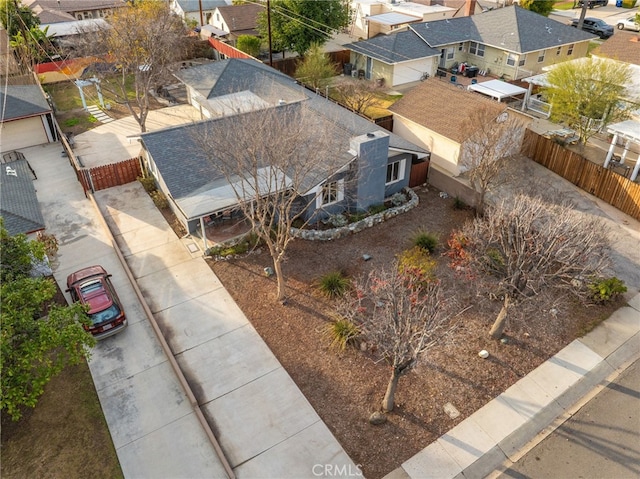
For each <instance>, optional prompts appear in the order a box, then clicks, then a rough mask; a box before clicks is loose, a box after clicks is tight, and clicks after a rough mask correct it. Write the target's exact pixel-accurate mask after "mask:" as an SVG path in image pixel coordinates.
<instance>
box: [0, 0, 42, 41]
mask: <svg viewBox="0 0 640 479" xmlns="http://www.w3.org/2000/svg"><path fill="white" fill-rule="evenodd" d="M0 22H2V25H3V26H4V29H5V30H6V31H7V33H8V34H9V38H13V37H15V36H16V35H17V34H18V33H19V32H28V31H30V30H31V29H32V28H33V27H38V26H40V19H39V18H38V17H36V16H35V14H34V13H33V11H32V10H31V9H30V8H29V7H26V6H24V5H22V4H19V3H18V2H16V1H15V0H0ZM23 34H24V33H23Z"/></svg>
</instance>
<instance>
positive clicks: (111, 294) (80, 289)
mask: <svg viewBox="0 0 640 479" xmlns="http://www.w3.org/2000/svg"><path fill="white" fill-rule="evenodd" d="M110 277H111V275H110V274H108V273H107V272H106V271H105V269H104V268H103V267H102V266H89V267H88V268H84V269H81V270H80V271H76V272H75V273H72V274H70V275H69V276H68V277H67V288H68V289H67V291H69V293H70V294H71V298H72V299H73V301H74V302H76V303H82V304H86V305H88V306H89V318H91V323H92V324H91V326H89V327H87V326H85V329H87V330H88V331H89V332H90V333H91V334H93V336H94V337H95V338H96V339H104V338H106V337H108V336H111V335H113V334H116V333H118V332H120V331H122V330H123V329H124V328H126V327H127V318H126V317H125V314H124V310H123V309H122V304H121V303H120V300H119V299H118V295H117V294H116V291H115V289H114V288H113V285H112V284H111V280H110V279H109V278H110Z"/></svg>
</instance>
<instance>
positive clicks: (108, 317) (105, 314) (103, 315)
mask: <svg viewBox="0 0 640 479" xmlns="http://www.w3.org/2000/svg"><path fill="white" fill-rule="evenodd" d="M119 315H120V308H118V306H117V305H116V304H115V303H114V304H112V305H111V306H110V307H108V308H107V309H103V310H102V311H98V312H96V313H93V314H90V315H89V317H91V322H92V323H93V325H94V326H95V325H97V324H100V323H104V322H107V321H112V320H114V319H116V318H117V317H118V316H119Z"/></svg>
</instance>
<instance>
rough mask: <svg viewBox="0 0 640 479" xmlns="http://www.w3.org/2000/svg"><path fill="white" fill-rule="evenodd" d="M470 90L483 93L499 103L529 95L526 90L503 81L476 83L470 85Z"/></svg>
mask: <svg viewBox="0 0 640 479" xmlns="http://www.w3.org/2000/svg"><path fill="white" fill-rule="evenodd" d="M468 88H469V90H471V91H476V92H478V93H482V94H483V95H487V96H490V97H493V98H496V99H497V100H498V101H500V100H502V99H503V98H508V97H510V96H516V95H521V94H523V93H527V89H526V88H521V87H519V86H516V85H512V84H511V83H507V82H504V81H502V80H489V81H487V82H482V83H476V84H474V85H469V87H468Z"/></svg>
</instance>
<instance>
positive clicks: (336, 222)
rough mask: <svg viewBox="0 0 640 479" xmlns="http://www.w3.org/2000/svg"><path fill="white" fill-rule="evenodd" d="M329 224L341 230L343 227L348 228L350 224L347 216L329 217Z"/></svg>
mask: <svg viewBox="0 0 640 479" xmlns="http://www.w3.org/2000/svg"><path fill="white" fill-rule="evenodd" d="M327 222H328V223H329V224H330V225H331V226H333V227H335V228H339V227H341V226H346V225H348V224H349V220H348V219H347V217H346V216H345V215H331V216H329V219H328V220H327Z"/></svg>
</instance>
